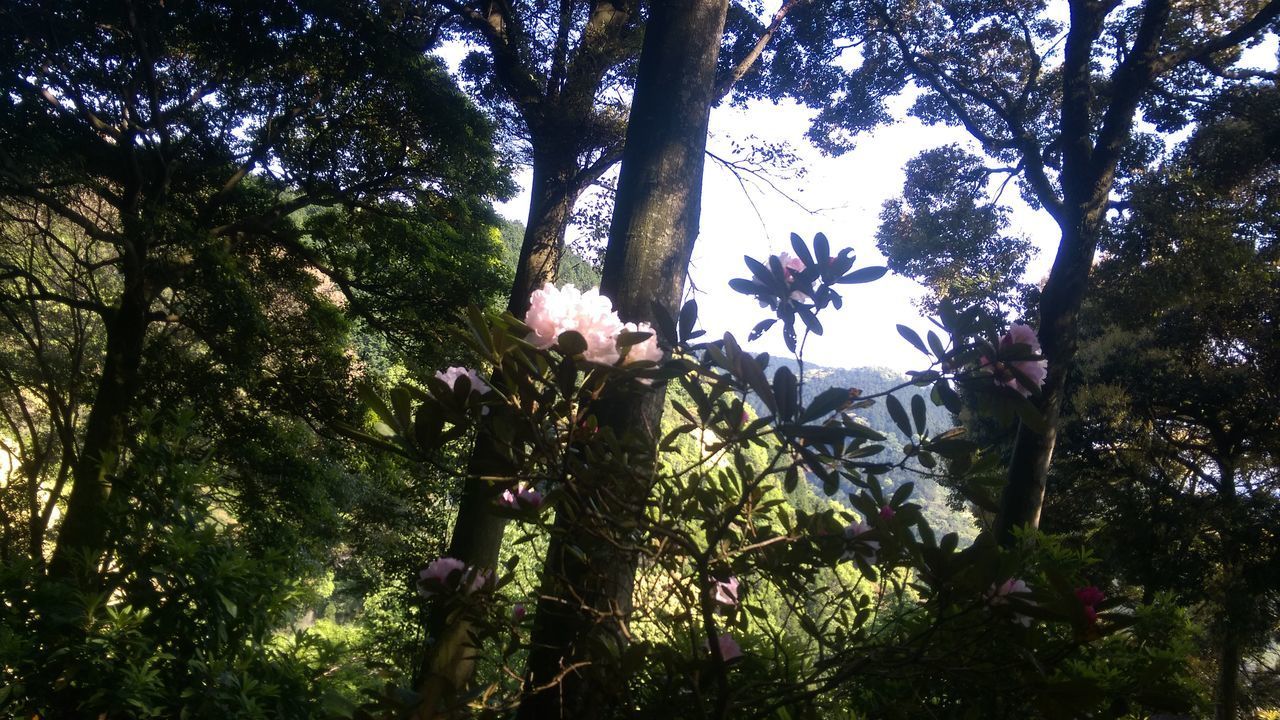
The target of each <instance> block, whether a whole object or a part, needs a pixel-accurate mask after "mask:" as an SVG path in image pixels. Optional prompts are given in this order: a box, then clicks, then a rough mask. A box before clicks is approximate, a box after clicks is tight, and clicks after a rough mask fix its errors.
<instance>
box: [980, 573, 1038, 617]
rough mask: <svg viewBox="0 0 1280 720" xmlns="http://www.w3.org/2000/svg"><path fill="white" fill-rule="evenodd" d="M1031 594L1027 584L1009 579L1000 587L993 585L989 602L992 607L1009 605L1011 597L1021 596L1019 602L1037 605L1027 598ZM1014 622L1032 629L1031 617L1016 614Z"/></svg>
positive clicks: (988, 596)
mask: <svg viewBox="0 0 1280 720" xmlns="http://www.w3.org/2000/svg"><path fill="white" fill-rule="evenodd" d="M1030 594H1031V588H1030V587H1029V586H1028V585H1027V583H1026V582H1024V581H1022V580H1018V579H1016V578H1009V579H1008V580H1005V581H1004V582H1003V583H1001V584H1000V586H999V587H997V586H995V585H992V586H991V590H990V591H988V592H987V601H988V602H989V603H991V605H993V606H995V605H1007V604H1009V597H1010V596H1011V595H1019V596H1022V597H1019V598H1018V600H1020V601H1022V602H1023V603H1025V604H1027V605H1035V604H1036V603H1035V602H1033V601H1032V600H1031V599H1030V598H1028V597H1026V596H1028V595H1030ZM1013 621H1014V622H1016V623H1018V624H1019V625H1021V626H1022V627H1031V616H1030V615H1023V614H1022V613H1014V614H1013Z"/></svg>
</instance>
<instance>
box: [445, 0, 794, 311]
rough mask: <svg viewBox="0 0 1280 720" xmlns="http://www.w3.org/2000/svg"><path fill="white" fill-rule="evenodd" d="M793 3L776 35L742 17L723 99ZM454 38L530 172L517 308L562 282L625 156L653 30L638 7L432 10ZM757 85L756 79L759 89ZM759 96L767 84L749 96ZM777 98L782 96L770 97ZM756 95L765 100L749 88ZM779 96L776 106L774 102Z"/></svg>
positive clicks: (732, 31) (635, 2)
mask: <svg viewBox="0 0 1280 720" xmlns="http://www.w3.org/2000/svg"><path fill="white" fill-rule="evenodd" d="M807 2H808V0H787V1H786V2H783V3H782V6H781V7H780V8H779V9H778V11H777V12H776V13H774V15H773V16H772V17H771V18H770V21H769V23H768V24H764V23H762V22H761V21H760V20H758V19H757V18H756V16H755V14H754V13H753V12H752V11H751V10H750V9H749V8H747V7H745V6H744V7H740V6H738V5H735V6H734V10H735V11H734V12H733V13H731V15H730V17H731V19H732V20H731V22H730V24H729V26H728V32H727V33H726V35H725V37H724V38H723V39H722V42H723V43H724V45H725V51H724V52H722V56H721V65H720V67H719V71H720V74H719V75H718V77H717V85H716V88H717V89H716V93H717V95H716V97H717V99H719V98H723V97H725V96H726V95H728V93H729V92H730V91H732V90H733V88H734V87H735V85H737V84H738V83H739V82H740V81H742V80H743V79H744V78H748V77H749V72H750V71H751V70H752V69H753V67H754V66H756V64H757V62H758V61H760V59H761V57H762V56H763V55H764V53H765V50H766V48H767V47H768V46H769V45H770V43H772V42H776V41H777V36H779V35H780V34H783V33H785V28H784V24H783V23H784V20H785V19H786V18H787V16H788V13H790V12H792V11H793V10H795V9H796V8H797V7H801V6H804V5H805V4H807ZM435 4H436V5H437V6H438V7H439V8H441V9H442V10H444V11H445V12H446V13H447V16H446V17H447V19H448V20H449V21H450V22H451V24H450V25H449V26H448V27H449V28H450V30H451V31H452V32H453V33H454V37H455V38H457V39H464V40H467V41H469V42H473V43H475V44H476V45H479V46H480V47H481V48H482V50H480V51H476V52H473V53H471V54H470V55H469V56H468V57H467V58H466V60H465V61H464V62H463V65H462V72H463V75H464V77H466V78H467V79H468V80H469V81H470V83H471V84H472V85H473V86H474V88H475V90H476V93H477V96H478V97H479V98H481V99H482V100H483V101H484V102H485V104H486V105H487V106H488V107H489V108H490V110H491V112H492V114H493V115H494V117H495V119H496V120H497V121H498V123H499V126H500V127H501V128H502V131H503V136H504V141H505V143H506V145H507V147H508V149H509V152H510V153H511V154H512V155H513V156H515V157H516V158H518V159H519V160H521V161H523V162H525V163H527V164H528V165H529V167H530V169H531V171H532V180H531V182H530V190H531V195H532V198H531V200H530V204H529V217H528V220H527V221H526V223H525V225H526V230H525V237H524V242H523V244H522V245H521V250H520V262H519V264H518V265H517V268H516V278H515V282H514V284H513V286H512V292H511V302H510V305H509V308H510V309H511V311H512V312H513V313H514V314H515V315H516V316H517V317H519V316H521V315H523V314H524V311H525V309H527V308H528V302H529V295H530V294H531V293H532V292H533V291H534V290H536V289H537V288H539V287H541V286H542V284H543V283H544V282H547V281H549V280H554V279H555V278H556V277H557V276H558V272H559V266H560V259H561V256H562V255H563V253H564V244H565V235H566V230H567V228H568V226H569V223H570V222H571V220H572V217H573V210H574V206H575V204H576V203H577V201H578V199H579V198H580V197H581V196H582V194H583V192H585V191H586V190H587V189H588V188H590V187H591V186H592V185H593V184H594V183H596V182H597V181H598V180H600V178H601V177H602V176H604V175H605V173H607V172H608V171H609V170H610V169H611V168H612V167H614V165H616V164H617V162H618V160H619V159H621V157H622V152H623V141H624V139H625V136H626V131H627V115H628V107H627V101H626V99H625V98H626V97H627V96H628V95H629V94H630V92H631V91H632V90H633V88H634V83H635V68H636V63H637V58H638V57H639V54H640V46H641V41H642V38H643V36H644V29H645V25H646V22H647V17H646V10H647V8H646V4H645V3H642V2H640V1H639V0H564V1H563V2H560V3H554V4H553V3H544V2H503V3H494V2H485V1H480V0H435ZM752 79H754V78H752ZM756 87H762V86H760V85H759V83H755V84H753V88H756ZM771 87H773V90H774V92H775V93H778V92H780V91H779V90H778V88H777V86H776V85H775V86H771ZM749 92H759V90H758V89H753V90H751V91H749ZM775 96H776V95H775Z"/></svg>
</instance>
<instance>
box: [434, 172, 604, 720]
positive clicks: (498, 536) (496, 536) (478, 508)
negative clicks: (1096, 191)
mask: <svg viewBox="0 0 1280 720" xmlns="http://www.w3.org/2000/svg"><path fill="white" fill-rule="evenodd" d="M576 163H577V158H576V157H574V156H573V155H572V154H571V153H566V152H565V151H561V152H555V151H553V150H550V149H543V150H541V151H536V152H535V154H534V163H533V181H532V192H531V194H532V196H533V197H532V199H531V200H530V203H529V221H528V224H527V225H526V226H525V234H524V241H523V243H522V244H521V247H520V259H519V261H518V262H517V264H516V277H515V281H514V282H513V283H512V288H511V297H510V299H509V300H508V302H507V310H508V311H509V312H511V314H512V315H515V316H516V317H524V315H525V313H526V312H528V309H529V296H530V295H532V294H533V291H534V290H536V289H538V288H539V287H542V284H543V283H545V282H547V281H553V280H554V279H555V276H556V273H557V271H558V269H559V266H560V258H561V257H562V256H563V254H564V242H565V231H566V228H567V226H568V224H569V219H570V217H569V216H570V213H572V212H573V205H574V203H575V202H576V201H577V199H578V195H579V189H578V174H579V170H578V167H577V164H576ZM489 432H490V429H489V427H488V425H487V424H485V423H483V422H482V423H481V425H480V427H479V428H478V430H477V435H476V442H475V446H474V447H473V448H472V451H471V457H470V460H469V461H468V464H467V477H466V479H465V480H464V481H463V486H462V496H461V497H460V498H459V501H458V516H457V518H456V519H455V520H454V524H453V534H452V536H451V538H450V541H449V550H448V556H449V557H453V558H457V559H459V560H462V561H463V562H465V563H467V564H468V565H473V566H476V567H484V568H494V567H497V564H498V554H499V552H500V551H501V549H502V536H503V532H504V531H505V530H506V527H507V520H506V518H503V517H501V516H499V515H496V514H494V513H493V512H492V511H491V508H492V507H493V504H494V501H495V499H496V496H497V494H498V493H499V491H500V490H501V488H500V487H498V486H496V485H494V484H493V483H492V482H490V481H488V480H484V479H483V478H485V477H491V476H493V475H495V474H501V473H500V472H497V471H495V468H494V467H493V463H494V459H495V458H496V457H498V455H497V452H496V451H495V450H494V448H493V440H492V438H491V437H490V435H489ZM426 642H427V648H426V654H425V658H424V662H423V663H422V665H421V667H419V668H418V672H417V677H416V678H415V680H414V686H415V687H416V688H417V689H418V694H419V695H420V696H421V702H420V703H419V707H418V710H417V717H418V718H419V719H420V720H429V719H430V718H436V717H441V716H448V713H449V712H450V708H451V707H452V706H453V705H454V698H455V697H456V696H457V695H458V693H459V692H460V691H461V690H462V689H463V688H464V686H465V685H466V684H467V681H468V680H470V678H471V675H472V674H473V673H474V671H475V660H474V656H475V655H476V653H477V652H478V651H479V648H476V647H474V645H473V643H472V640H471V624H470V623H468V622H466V621H465V620H461V619H458V618H450V617H449V613H448V612H447V610H446V608H444V607H443V606H441V605H437V606H433V607H432V608H431V609H430V611H429V614H428V616H427V620H426Z"/></svg>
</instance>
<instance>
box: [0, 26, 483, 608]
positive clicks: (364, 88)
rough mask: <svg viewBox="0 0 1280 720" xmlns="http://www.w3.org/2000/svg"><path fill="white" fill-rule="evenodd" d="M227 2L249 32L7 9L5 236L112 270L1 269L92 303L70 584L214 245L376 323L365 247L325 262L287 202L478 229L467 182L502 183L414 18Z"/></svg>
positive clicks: (74, 483) (27, 287) (63, 543)
mask: <svg viewBox="0 0 1280 720" xmlns="http://www.w3.org/2000/svg"><path fill="white" fill-rule="evenodd" d="M231 12H232V14H233V18H234V21H235V23H236V24H237V26H241V27H244V28H248V29H249V31H248V32H245V33H238V34H234V35H231V34H227V33H225V32H221V31H217V30H216V28H221V27H223V26H225V23H226V22H227V18H226V17H225V9H224V8H221V7H214V6H212V5H205V4H196V5H184V6H183V7H181V8H175V7H160V6H146V7H142V6H139V5H136V4H133V3H124V4H123V5H120V6H114V5H104V4H101V3H73V4H62V5H59V6H58V7H56V8H54V7H50V6H46V5H44V4H41V3H19V4H10V5H8V6H6V7H5V9H4V11H3V26H4V28H5V30H4V31H3V37H2V39H0V42H2V43H3V45H4V46H5V47H6V48H7V49H8V52H6V53H5V57H6V60H5V64H6V67H5V72H4V76H5V78H6V79H5V81H4V82H5V93H4V97H3V99H2V100H0V103H3V105H4V112H3V113H0V117H2V118H3V120H0V138H3V143H2V144H3V145H4V147H5V150H4V151H3V152H4V154H3V157H0V203H3V205H4V206H5V207H6V220H8V221H10V222H8V223H6V232H7V233H15V234H16V235H20V236H21V237H23V238H24V239H25V240H26V241H27V242H28V243H29V245H30V246H31V247H35V248H37V249H39V247H40V244H49V245H51V246H54V247H56V248H58V250H59V251H60V252H63V253H64V254H67V255H69V256H67V257H63V258H62V259H61V262H63V263H64V264H65V265H66V266H67V267H69V268H71V269H70V270H68V271H67V274H68V275H69V276H70V277H71V278H80V277H84V276H85V275H86V274H91V273H93V272H97V271H100V270H109V273H110V277H111V278H112V279H111V281H110V282H108V283H102V284H97V283H90V286H89V287H87V288H78V290H77V294H73V295H71V296H69V297H68V296H63V295H61V294H58V293H56V292H53V291H50V290H49V288H42V287H41V285H40V282H39V276H37V275H34V274H33V273H31V272H30V271H29V270H27V269H26V268H25V267H24V266H23V265H22V264H21V263H11V264H6V266H5V267H4V268H3V272H4V277H5V279H6V281H9V282H12V283H13V284H12V285H10V286H8V287H12V288H14V291H13V292H6V298H5V299H6V301H7V302H15V303H16V302H23V303H31V302H40V303H53V304H54V306H55V307H56V306H57V305H59V304H60V305H62V306H64V307H75V308H80V309H83V310H86V311H88V312H90V313H93V314H94V315H96V316H97V317H99V318H100V321H99V322H101V333H102V338H103V339H102V351H101V360H100V361H96V362H97V363H98V364H99V365H100V368H101V369H100V372H99V373H98V376H97V379H96V383H95V385H96V386H95V389H94V390H93V393H94V396H93V400H92V404H91V407H90V409H89V410H88V412H87V417H86V418H85V420H84V426H83V429H82V430H80V433H79V437H78V448H77V449H76V452H75V461H74V465H73V467H72V469H71V471H70V473H69V474H70V481H71V491H70V495H69V496H68V498H67V499H66V509H65V512H64V514H63V519H62V523H61V526H60V528H59V533H58V543H57V548H56V550H55V552H54V555H53V561H52V563H51V566H50V573H51V574H53V575H54V576H57V577H63V578H75V579H77V580H78V581H79V582H80V583H82V585H83V586H84V587H85V588H87V589H93V588H94V587H95V585H96V583H97V580H96V578H95V574H96V573H95V566H96V565H97V561H98V559H99V558H101V557H102V554H103V552H104V550H105V549H106V547H105V542H106V537H107V532H108V525H109V521H110V516H109V513H108V512H106V510H105V508H106V507H107V504H108V499H109V498H110V496H111V495H112V494H113V493H117V494H123V495H125V496H127V495H128V494H130V493H131V492H132V489H131V488H129V487H128V486H127V484H126V482H125V478H123V477H121V476H119V475H118V474H117V469H118V468H119V466H120V462H121V460H122V455H123V453H124V452H125V449H126V442H125V440H126V437H127V436H128V434H129V432H130V431H131V430H130V429H131V427H132V425H133V424H134V423H135V421H136V415H135V413H136V410H137V407H138V402H139V399H140V393H141V392H142V389H143V387H144V386H145V385H146V382H147V379H148V378H147V377H146V373H145V371H146V369H147V363H146V357H147V355H148V353H149V352H151V349H152V348H154V347H155V344H156V343H160V342H163V341H164V340H165V339H166V337H167V336H168V335H169V334H170V332H167V331H166V330H164V328H168V329H169V330H173V329H175V328H179V327H185V326H189V327H190V330H191V331H192V332H193V333H194V334H195V335H196V336H197V337H201V338H203V339H205V340H207V341H209V342H208V344H209V345H210V347H213V348H217V347H218V346H219V345H220V342H221V340H222V339H223V338H219V337H217V334H218V332H219V331H220V330H222V329H225V323H223V321H224V320H225V318H224V317H223V316H222V315H221V314H220V309H219V307H218V303H219V301H220V300H223V299H225V298H220V297H218V296H217V294H216V292H217V288H218V284H217V278H218V275H219V272H218V268H219V264H220V263H226V262H231V263H232V264H234V262H245V263H252V262H260V261H264V262H267V263H271V262H273V261H278V260H280V259H283V258H287V259H288V262H291V263H293V264H294V266H295V267H309V268H311V269H312V270H313V271H314V272H316V273H319V274H320V275H322V276H324V277H325V278H327V279H328V280H330V281H332V282H334V283H335V284H336V285H337V286H338V287H339V288H340V291H341V292H343V293H344V294H345V295H346V296H347V298H348V299H349V301H351V303H352V306H353V307H352V310H353V311H354V312H356V313H359V314H362V315H363V316H364V317H366V318H367V319H368V320H369V321H370V322H377V320H378V316H379V311H380V310H382V309H383V308H369V307H367V304H368V303H367V299H368V297H369V296H368V295H363V294H362V293H363V292H367V291H371V292H376V283H377V281H378V278H376V277H374V276H372V275H371V274H370V272H368V271H367V270H368V268H369V266H370V265H373V264H374V262H373V258H371V257H369V255H368V253H365V254H364V255H363V258H359V259H357V260H356V261H355V262H354V263H348V265H349V266H348V267H338V264H339V262H340V258H341V253H340V252H339V250H354V249H355V245H345V244H344V245H342V246H339V245H338V243H337V239H336V238H334V237H333V235H332V230H333V229H334V228H332V226H331V227H330V228H329V230H330V234H329V235H325V231H324V228H322V227H319V226H318V225H317V226H316V227H314V228H313V232H311V233H304V232H302V231H301V229H300V228H299V227H298V226H297V224H296V223H295V222H294V221H293V220H292V219H291V218H290V216H291V214H293V213H297V212H299V211H301V210H304V209H306V208H310V207H343V208H345V209H347V210H349V211H350V212H352V213H368V214H369V215H370V216H385V217H386V218H388V219H387V220H386V222H387V223H392V222H393V221H392V220H391V219H390V218H392V217H400V218H404V221H406V222H421V223H428V224H430V225H431V227H433V228H435V229H437V230H438V229H439V228H441V227H442V226H443V225H444V224H446V223H447V224H448V225H449V226H450V227H451V228H452V229H451V230H450V231H449V232H452V233H455V235H454V237H456V238H458V239H459V240H461V239H462V238H469V240H466V241H464V242H469V243H474V242H477V241H479V239H480V238H485V237H486V236H487V231H485V230H484V229H483V225H482V223H483V221H484V220H485V219H486V218H487V209H486V207H485V205H484V200H483V197H484V196H485V195H486V194H496V193H501V192H504V191H505V190H506V185H505V182H504V176H503V174H502V171H501V170H500V169H498V168H497V167H496V165H495V163H494V162H493V156H492V150H491V147H490V145H489V138H488V136H487V134H486V132H485V130H484V128H485V127H486V126H485V123H484V121H483V119H482V118H481V117H480V116H479V115H478V114H477V113H476V112H475V111H474V110H473V109H472V108H470V107H469V106H468V104H467V103H466V101H465V99H464V98H463V97H462V96H461V95H460V94H459V93H458V92H457V91H456V89H454V87H453V85H452V83H451V82H450V81H449V79H448V77H447V76H446V74H445V73H444V72H443V70H442V69H441V68H440V67H438V65H436V64H435V63H433V62H431V61H428V60H425V59H423V58H422V57H421V50H422V48H423V46H424V44H425V37H426V34H427V32H426V28H425V27H423V26H421V25H419V24H417V23H415V22H414V21H412V20H406V19H404V16H403V15H402V14H401V13H399V12H397V11H396V9H395V8H394V7H391V6H385V7H383V6H379V7H377V8H375V7H369V6H344V7H340V8H339V7H334V6H330V5H328V4H324V3H318V4H303V5H298V4H296V3H286V2H274V3H266V4H262V3H259V4H256V5H254V6H253V7H252V8H234V9H232V10H231ZM409 200H412V201H413V204H412V206H410V205H408V204H406V203H407V201H409ZM318 222H319V221H317V223H318ZM15 223H16V225H15ZM370 223H371V226H376V222H375V221H372V220H371V221H370ZM356 224H357V225H361V223H359V222H357V223H356ZM388 227H389V226H388V225H383V226H380V227H378V232H379V233H385V232H386V231H387V230H388ZM68 230H70V231H71V233H72V236H73V237H72V239H71V240H64V239H63V238H64V237H68V234H67V231H68ZM356 235H357V236H361V235H360V233H359V232H357V233H356ZM14 236H15V235H10V237H14ZM393 236H394V233H393ZM362 237H366V238H367V237H369V236H368V235H364V236H362ZM76 238H78V239H76ZM392 242H393V243H394V240H393V241H392ZM486 242H487V241H486ZM86 246H87V248H86ZM67 248H72V250H68V249H67ZM75 248H81V249H80V250H75ZM381 250H383V251H385V247H384V248H382V249H381ZM400 252H403V248H401V249H400ZM44 262H58V258H57V257H49V258H47V259H46V260H44ZM361 263H364V264H363V265H362V264H361ZM352 265H353V266H352ZM390 267H394V265H390V266H388V265H386V264H383V265H381V266H379V269H389V268H390ZM356 272H361V273H363V274H362V275H361V276H359V277H353V275H352V273H356ZM24 273H25V274H24ZM89 293H91V294H89ZM188 302H189V303H190V306H188V305H186V303H188ZM42 307H43V306H42Z"/></svg>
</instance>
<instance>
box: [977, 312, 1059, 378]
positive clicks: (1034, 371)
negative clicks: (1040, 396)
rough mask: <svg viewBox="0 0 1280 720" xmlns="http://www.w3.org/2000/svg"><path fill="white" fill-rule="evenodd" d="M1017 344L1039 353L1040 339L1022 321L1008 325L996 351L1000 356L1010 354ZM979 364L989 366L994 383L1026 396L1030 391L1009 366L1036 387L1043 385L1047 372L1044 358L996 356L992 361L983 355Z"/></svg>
mask: <svg viewBox="0 0 1280 720" xmlns="http://www.w3.org/2000/svg"><path fill="white" fill-rule="evenodd" d="M1018 345H1023V346H1026V348H1027V349H1029V350H1030V351H1031V353H1033V354H1035V355H1039V354H1040V340H1039V338H1037V337H1036V331H1035V330H1032V329H1031V326H1030V325H1026V324H1023V323H1014V324H1013V325H1011V326H1009V332H1007V333H1005V334H1004V336H1003V337H1001V338H1000V344H999V346H998V347H997V348H996V353H997V355H1000V356H1004V355H1008V354H1011V353H1012V352H1013V350H1014V348H1015V347H1016V346H1018ZM1025 354H1026V351H1025V350H1024V351H1022V352H1019V353H1018V355H1025ZM981 365H982V366H983V367H989V368H991V372H992V375H994V377H995V381H996V384H998V385H1006V386H1008V387H1011V388H1013V389H1014V390H1017V391H1018V392H1020V393H1022V394H1023V395H1028V396H1029V395H1031V391H1030V390H1028V389H1027V388H1025V387H1023V385H1022V383H1020V382H1018V377H1017V375H1015V374H1014V373H1013V372H1012V371H1010V370H1009V368H1010V367H1012V368H1014V369H1016V370H1017V371H1018V372H1020V373H1022V374H1023V375H1024V376H1026V378H1027V380H1030V381H1031V383H1032V384H1034V385H1035V386H1036V387H1043V386H1044V379H1045V376H1047V375H1048V374H1049V361H1047V360H1044V359H1040V360H1008V361H1006V360H1001V359H999V358H997V360H996V361H995V362H992V361H991V360H990V359H989V358H986V357H983V358H982V360H981Z"/></svg>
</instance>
